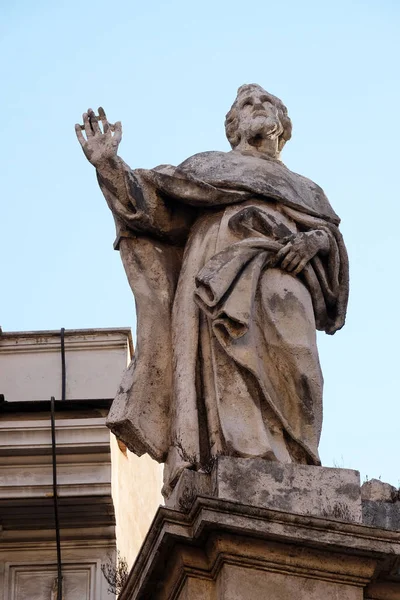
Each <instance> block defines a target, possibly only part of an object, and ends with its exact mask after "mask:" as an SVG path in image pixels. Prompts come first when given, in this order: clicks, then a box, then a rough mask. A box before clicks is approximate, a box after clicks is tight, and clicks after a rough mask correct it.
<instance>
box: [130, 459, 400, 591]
mask: <svg viewBox="0 0 400 600" xmlns="http://www.w3.org/2000/svg"><path fill="white" fill-rule="evenodd" d="M250 467H251V468H250ZM267 492H268V493H267ZM168 503H169V504H170V506H172V507H174V508H160V509H159V511H158V513H157V515H156V517H155V520H154V522H153V524H152V526H151V528H150V531H149V533H148V535H147V538H146V540H145V543H144V544H143V546H142V549H141V552H140V554H139V556H138V559H137V561H136V563H135V565H134V567H133V569H132V571H131V573H130V575H129V578H128V581H127V583H126V585H125V587H124V590H123V591H122V593H121V594H120V596H119V600H339V599H340V600H367V599H368V600H399V599H400V533H399V532H394V531H388V530H384V529H378V528H376V527H368V526H365V525H362V524H361V523H360V520H361V498H360V487H359V481H358V473H357V472H354V471H347V470H341V469H322V468H317V467H301V466H298V465H297V466H296V467H291V466H284V465H276V464H275V465H273V464H271V463H266V462H265V461H253V460H251V461H250V460H244V461H242V460H237V459H235V461H233V460H232V459H225V458H224V459H219V461H218V463H217V464H215V465H214V468H213V471H212V473H210V474H206V473H200V474H198V473H194V472H190V471H187V472H184V473H183V474H182V476H181V479H180V481H179V482H178V485H177V487H176V488H175V490H174V494H173V495H171V497H170V498H169V499H168ZM256 503H257V504H258V506H256V505H255V504H256ZM272 504H275V506H276V505H277V506H279V508H280V510H273V509H271V507H270V505H272ZM335 506H337V507H336V509H335Z"/></svg>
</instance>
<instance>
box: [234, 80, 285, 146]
mask: <svg viewBox="0 0 400 600" xmlns="http://www.w3.org/2000/svg"><path fill="white" fill-rule="evenodd" d="M253 90H261V91H262V92H263V93H264V94H265V95H266V96H268V99H269V100H270V102H271V104H273V105H274V106H276V108H277V109H278V115H279V119H280V121H281V123H282V127H283V132H282V134H281V135H280V136H279V141H278V149H279V151H281V150H282V148H283V146H284V145H285V144H286V142H287V141H288V140H290V138H291V137H292V122H291V120H290V119H289V117H288V111H287V108H286V106H285V105H284V104H283V102H282V101H281V100H279V98H277V97H276V96H273V95H272V94H269V93H268V92H266V91H265V90H264V88H262V87H261V86H260V85H258V84H257V83H249V84H245V85H242V86H240V88H239V89H238V91H237V96H236V99H235V101H234V103H233V104H232V107H231V109H230V111H229V112H228V114H227V115H226V117H225V132H226V137H227V138H228V141H229V143H230V145H231V146H232V148H235V147H236V146H237V145H238V144H239V142H240V135H239V132H238V128H239V118H238V111H239V106H238V105H239V102H240V98H241V96H243V94H246V93H249V92H251V91H253Z"/></svg>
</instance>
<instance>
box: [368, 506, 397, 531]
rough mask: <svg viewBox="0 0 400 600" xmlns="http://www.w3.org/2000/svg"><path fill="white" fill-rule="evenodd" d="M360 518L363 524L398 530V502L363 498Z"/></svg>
mask: <svg viewBox="0 0 400 600" xmlns="http://www.w3.org/2000/svg"><path fill="white" fill-rule="evenodd" d="M362 520H363V523H364V524H365V525H371V526H372V527H381V528H384V529H392V530H393V531H400V502H393V503H390V502H376V501H374V500H363V501H362Z"/></svg>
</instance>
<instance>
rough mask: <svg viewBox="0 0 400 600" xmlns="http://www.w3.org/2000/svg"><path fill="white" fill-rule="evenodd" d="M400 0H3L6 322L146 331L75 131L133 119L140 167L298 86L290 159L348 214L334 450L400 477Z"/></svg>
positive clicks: (334, 380)
mask: <svg viewBox="0 0 400 600" xmlns="http://www.w3.org/2000/svg"><path fill="white" fill-rule="evenodd" d="M399 6H400V5H399V4H398V2H396V0H380V1H379V2H378V1H375V2H372V1H368V0H365V1H362V2H361V1H357V0H354V1H351V2H350V1H349V0H336V1H335V2H321V1H309V0H304V1H303V2H298V1H297V0H281V1H280V2H269V1H267V0H255V1H253V2H252V3H245V2H238V1H236V0H231V1H228V0H219V1H218V0H214V1H213V2H211V1H210V0H202V1H201V2H195V3H194V2H188V1H187V0H186V1H184V0H172V1H170V2H161V1H154V0H148V1H147V2H137V1H136V0H133V1H132V0H131V1H122V0H121V1H120V0H116V1H115V2H112V3H111V2H104V1H102V0H100V1H99V2H97V3H90V4H89V3H82V2H77V1H76V0H68V1H61V2H50V1H49V0H36V1H35V2H31V1H27V0H25V1H23V0H20V1H17V0H15V1H14V2H12V1H11V0H3V2H2V3H1V8H0V56H1V59H0V76H1V82H2V93H1V96H0V108H1V116H2V124H1V132H2V143H1V144H0V165H1V167H0V168H1V173H2V186H1V187H2V190H1V192H2V193H1V196H2V201H1V212H0V223H1V234H0V257H1V258H0V265H1V296H0V319H1V321H0V323H1V325H2V327H3V330H5V331H12V330H35V329H58V328H60V327H66V328H79V327H112V326H126V325H129V326H131V327H132V328H134V327H135V313H134V302H133V298H132V296H131V292H130V289H129V287H128V284H127V282H126V280H125V275H124V272H123V269H122V266H121V265H120V260H119V255H118V253H117V252H114V251H113V249H112V243H113V240H114V225H113V219H112V217H111V214H110V213H109V211H108V208H107V206H106V204H105V201H104V200H103V197H102V195H101V192H100V191H99V189H98V188H97V183H96V179H95V174H94V170H93V168H92V167H91V166H90V165H89V163H87V162H86V160H85V158H84V156H83V154H82V151H81V149H80V147H79V144H78V143H77V141H76V139H75V133H74V124H75V123H76V122H78V121H81V114H82V112H83V111H84V110H86V109H87V108H88V107H93V108H96V109H97V107H98V106H99V105H102V106H104V108H105V109H106V112H107V114H108V116H109V118H110V120H111V121H115V120H121V121H122V124H123V130H124V137H123V141H122V144H121V146H120V154H121V156H122V157H123V158H124V159H125V160H126V161H127V162H128V163H129V164H130V165H131V166H132V167H139V166H140V167H152V166H155V165H157V164H160V163H171V164H177V163H179V162H181V161H182V160H183V159H184V158H186V157H187V156H190V155H191V154H194V153H196V152H200V151H203V150H228V142H227V141H226V139H225V135H224V127H223V124H224V115H225V113H226V112H227V110H228V109H229V107H230V105H231V103H232V101H233V99H234V96H235V93H236V89H237V88H238V86H239V85H241V84H243V83H252V82H256V83H260V84H261V85H263V86H264V87H265V88H266V89H267V90H269V91H270V92H272V93H273V94H275V95H277V96H279V97H280V98H282V100H283V101H284V102H285V103H286V105H287V106H288V109H289V114H290V116H291V118H292V121H293V138H292V140H291V141H290V142H289V143H288V144H287V146H286V147H285V150H284V152H283V155H282V158H283V160H284V162H285V163H286V164H287V165H288V166H289V168H291V169H292V170H294V171H297V172H299V173H302V174H303V175H306V176H308V177H310V178H311V179H313V180H315V181H316V182H317V183H318V184H319V185H321V186H322V187H323V188H324V190H325V191H326V193H327V195H328V197H329V198H330V200H331V203H332V205H333V207H334V209H335V210H336V212H338V213H339V215H340V216H341V218H342V232H343V234H344V236H345V239H346V242H347V247H348V250H349V255H350V261H351V297H350V306H349V312H348V321H347V324H346V326H345V328H344V329H343V330H342V331H340V332H339V333H338V334H336V335H335V336H334V337H330V336H326V335H319V347H320V355H321V362H322V367H323V371H324V376H325V398H324V409H325V410H324V428H323V435H322V441H321V446H320V450H321V455H322V460H323V462H324V464H326V465H328V466H331V465H333V464H336V465H338V466H344V467H349V468H353V469H359V470H360V471H361V475H362V478H365V477H366V476H368V477H369V478H372V477H381V478H382V480H385V481H389V482H390V483H392V484H393V485H396V486H398V485H400V468H399V451H398V445H399V424H400V423H399V422H400V392H399V376H400V366H399V365H398V362H399V357H400V352H399V348H398V346H399V339H400V324H399V316H398V312H397V311H398V303H399V300H398V298H399V292H400V285H399V277H398V270H399V258H398V240H399V233H398V231H399V221H400V209H399V191H398V183H397V182H398V172H399V151H398V140H399V134H400V131H399V129H400V126H399V117H398V111H399V106H400V84H399V77H398V63H399V45H400V44H399V41H398V39H399V35H398V31H399V25H400V22H399V14H400V8H399Z"/></svg>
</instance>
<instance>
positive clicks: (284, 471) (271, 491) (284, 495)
mask: <svg viewBox="0 0 400 600" xmlns="http://www.w3.org/2000/svg"><path fill="white" fill-rule="evenodd" d="M197 496H213V497H216V498H220V499H224V500H230V501H233V502H241V503H243V504H248V505H252V506H262V507H265V508H271V509H275V510H283V511H287V512H291V513H298V514H303V515H313V516H321V517H326V518H330V519H338V520H340V521H352V522H356V523H361V520H362V512H361V493H360V474H359V472H358V471H352V470H350V469H330V468H323V467H313V466H306V465H283V464H281V463H278V462H272V461H265V460H262V459H257V458H253V459H245V458H233V457H227V456H220V457H218V458H217V460H216V461H215V464H214V467H213V470H212V473H211V474H210V475H206V474H205V473H196V472H194V471H189V470H187V469H186V470H185V471H184V472H183V473H182V475H181V477H180V479H179V481H178V483H177V485H176V488H175V490H174V491H173V493H172V494H171V496H170V497H169V498H166V505H167V506H169V507H171V508H175V509H177V510H188V509H189V508H190V507H191V505H192V504H193V502H194V500H195V498H196V497H197Z"/></svg>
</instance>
